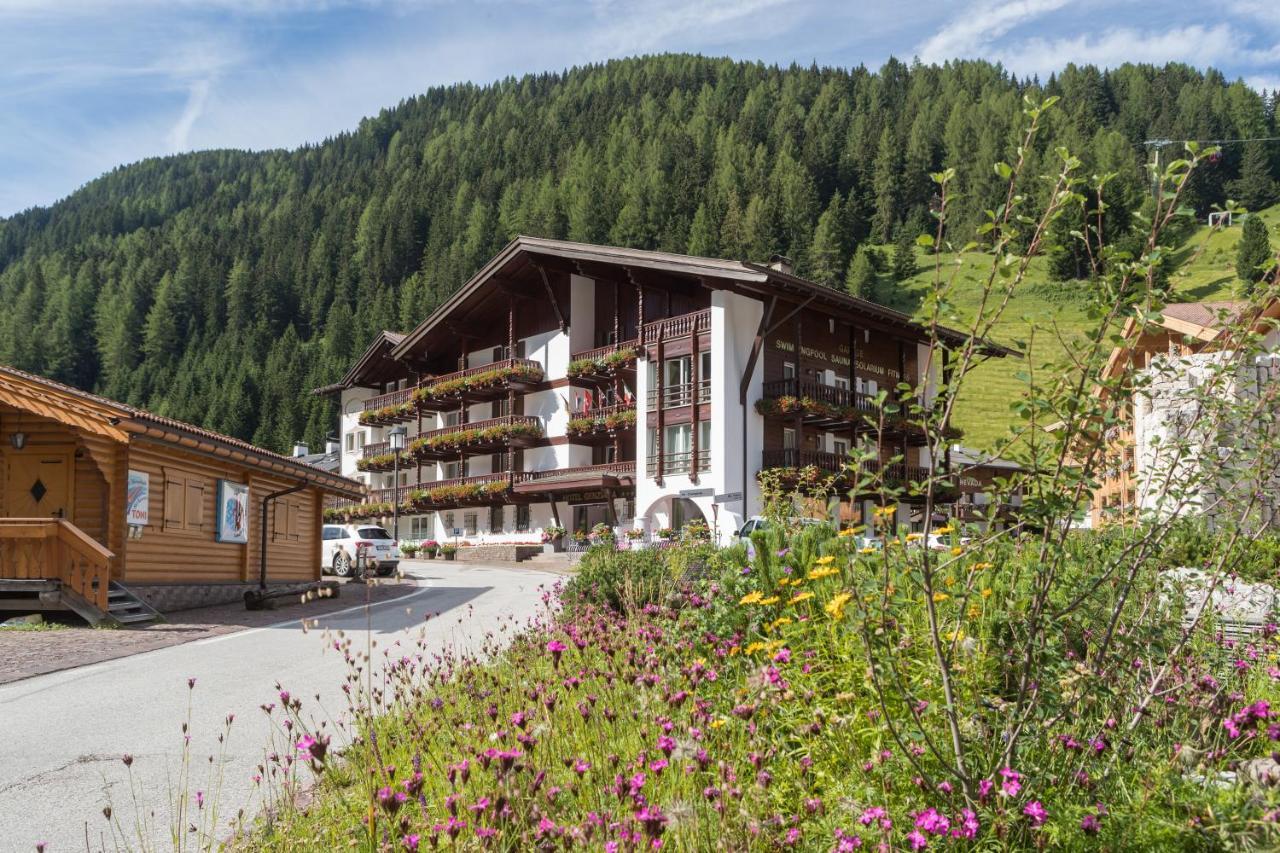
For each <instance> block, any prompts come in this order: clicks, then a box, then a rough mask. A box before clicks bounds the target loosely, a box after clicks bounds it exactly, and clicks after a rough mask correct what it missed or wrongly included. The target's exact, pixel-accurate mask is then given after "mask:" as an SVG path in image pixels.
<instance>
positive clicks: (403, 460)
mask: <svg viewBox="0 0 1280 853" xmlns="http://www.w3.org/2000/svg"><path fill="white" fill-rule="evenodd" d="M399 455H400V467H401V468H405V467H407V466H409V465H412V464H413V460H412V459H410V458H409V457H408V455H407V454H405V453H404V452H403V451H401V453H400V454H399ZM395 467H396V454H394V453H392V452H391V442H389V441H375V442H372V443H370V444H366V445H365V446H364V447H363V448H362V449H361V450H360V458H359V459H358V460H356V468H357V469H358V470H361V471H394V470H395Z"/></svg>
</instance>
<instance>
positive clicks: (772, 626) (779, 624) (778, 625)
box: [768, 616, 791, 631]
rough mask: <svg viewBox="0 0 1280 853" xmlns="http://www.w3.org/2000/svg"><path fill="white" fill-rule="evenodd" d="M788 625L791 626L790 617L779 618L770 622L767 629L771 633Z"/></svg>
mask: <svg viewBox="0 0 1280 853" xmlns="http://www.w3.org/2000/svg"><path fill="white" fill-rule="evenodd" d="M790 624H791V617H790V616H779V617H778V618H777V619H774V620H773V621H772V622H770V623H769V626H768V627H769V630H770V631H773V630H775V629H777V628H781V627H782V626H783V625H790Z"/></svg>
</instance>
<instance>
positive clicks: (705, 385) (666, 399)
mask: <svg viewBox="0 0 1280 853" xmlns="http://www.w3.org/2000/svg"><path fill="white" fill-rule="evenodd" d="M695 391H696V396H697V400H698V403H699V404H701V403H710V402H711V380H710V379H699V380H698V382H697V387H696V388H695V386H694V383H693V382H681V383H680V384H678V385H664V386H662V408H664V409H676V408H679V407H680V406H689V405H692V404H693V401H694V396H695ZM657 408H658V389H657V388H650V389H649V409H650V410H656V409H657Z"/></svg>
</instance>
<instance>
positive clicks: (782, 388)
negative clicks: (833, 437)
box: [756, 377, 961, 446]
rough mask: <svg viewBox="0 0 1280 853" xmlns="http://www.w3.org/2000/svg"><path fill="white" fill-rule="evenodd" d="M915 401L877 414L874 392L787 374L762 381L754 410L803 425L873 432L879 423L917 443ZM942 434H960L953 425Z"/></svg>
mask: <svg viewBox="0 0 1280 853" xmlns="http://www.w3.org/2000/svg"><path fill="white" fill-rule="evenodd" d="M918 405H919V403H918V400H917V399H916V398H913V399H911V400H908V401H907V402H905V403H903V402H896V403H895V404H894V408H895V409H896V411H892V412H890V411H885V412H883V415H884V417H883V418H881V414H882V411H881V409H880V406H879V405H877V401H876V396H875V395H872V394H861V393H858V392H856V391H853V390H851V389H849V388H840V387H837V386H835V385H828V384H826V383H825V382H818V381H816V380H813V379H798V378H795V377H791V378H788V379H774V380H771V381H769V382H766V383H764V384H763V385H762V386H761V389H760V401H759V402H758V403H757V404H756V411H758V412H760V414H762V415H764V416H765V417H774V418H779V419H782V420H784V421H785V420H789V421H794V420H795V419H796V418H799V419H800V421H801V423H803V424H804V425H805V426H811V427H814V428H815V429H824V430H850V429H852V430H853V431H854V432H859V433H862V432H876V431H878V430H879V429H880V428H881V426H882V425H883V428H884V431H885V432H886V433H888V434H891V435H904V433H905V437H906V438H907V442H908V444H911V445H913V446H918V445H921V444H924V439H925V435H924V430H923V429H922V428H921V426H920V424H919V423H918V422H916V420H915V418H916V416H915V415H913V414H912V413H911V411H910V410H912V409H916V408H917V407H918ZM904 408H905V411H904ZM944 434H945V436H946V437H947V438H959V437H960V436H961V432H960V430H958V429H955V428H953V427H948V428H947V430H946V431H945V433H944Z"/></svg>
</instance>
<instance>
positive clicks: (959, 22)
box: [916, 0, 1071, 62]
mask: <svg viewBox="0 0 1280 853" xmlns="http://www.w3.org/2000/svg"><path fill="white" fill-rule="evenodd" d="M1070 2H1071V0H1014V1H1013V2H999V0H983V2H979V3H974V4H972V5H970V6H967V7H966V8H965V9H964V10H963V11H962V12H961V13H960V14H958V15H956V16H955V17H953V18H952V19H951V20H950V21H948V22H947V24H946V25H945V26H944V27H943V28H942V29H940V30H938V31H937V32H936V33H934V34H933V35H932V36H930V37H929V38H928V39H926V40H925V41H924V42H923V43H922V44H920V46H919V47H917V48H916V55H918V56H919V57H920V59H921V60H922V61H924V62H946V61H947V60H949V59H956V58H960V57H963V58H974V57H977V56H980V55H981V54H982V53H983V52H984V51H986V49H987V48H988V46H989V45H990V44H991V43H992V42H993V41H994V40H995V39H998V38H1000V37H1001V36H1004V35H1005V34H1007V33H1008V32H1009V31H1010V30H1012V29H1014V28H1015V27H1018V26H1021V25H1023V24H1026V23H1028V22H1030V21H1033V20H1035V19H1036V18H1040V17H1042V16H1044V15H1047V14H1049V13H1050V12H1056V11H1058V10H1059V9H1061V8H1063V7H1064V6H1066V5H1068V3H1070Z"/></svg>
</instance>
